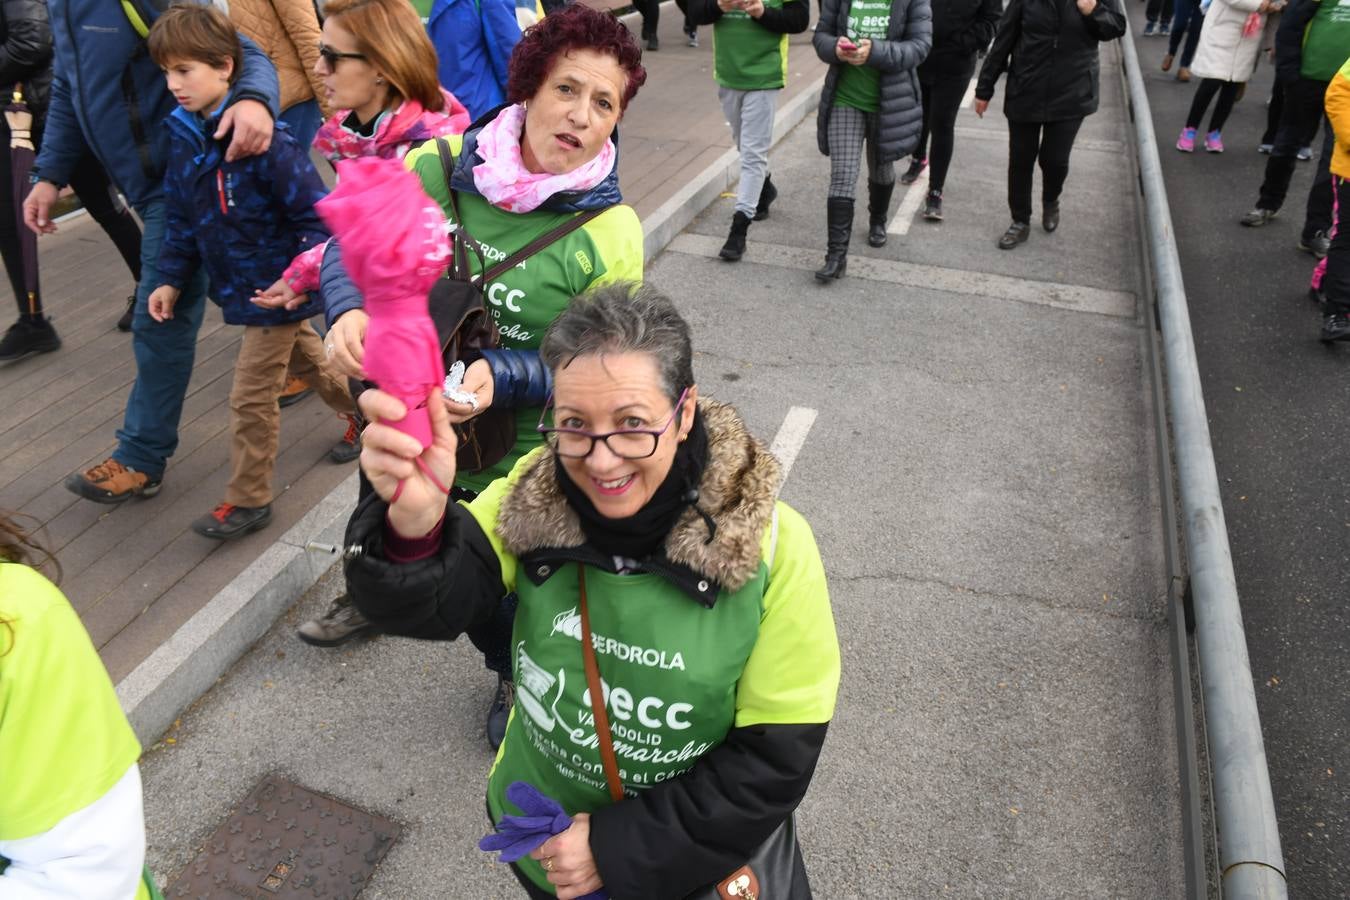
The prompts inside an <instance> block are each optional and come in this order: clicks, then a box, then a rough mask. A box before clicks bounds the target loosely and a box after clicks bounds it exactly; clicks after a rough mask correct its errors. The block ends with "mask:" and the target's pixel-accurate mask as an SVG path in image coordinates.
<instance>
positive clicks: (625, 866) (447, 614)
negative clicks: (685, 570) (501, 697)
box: [346, 403, 828, 900]
mask: <svg viewBox="0 0 1350 900" xmlns="http://www.w3.org/2000/svg"><path fill="white" fill-rule="evenodd" d="M700 412H701V415H703V416H705V417H708V419H709V422H710V423H711V424H709V425H708V427H709V429H710V431H712V432H713V433H714V434H715V435H717V434H724V433H725V432H721V431H719V426H718V425H717V424H716V423H715V421H714V419H713V417H714V416H715V415H716V411H715V410H710V409H709V408H708V406H707V404H706V403H705V405H704V406H701V407H700ZM738 421H739V420H738ZM738 427H739V428H742V429H743V426H740V425H738ZM747 439H748V435H747ZM712 444H713V447H714V449H713V450H712V451H711V457H710V462H709V468H708V469H707V470H705V473H704V482H703V485H702V487H703V488H704V490H703V491H702V497H703V498H704V501H703V502H705V503H706V504H707V505H708V506H709V509H712V510H716V511H718V512H716V513H715V514H714V519H715V520H717V521H718V522H719V526H720V527H719V528H718V529H717V532H716V533H717V534H718V535H719V536H725V535H727V534H730V533H732V532H733V531H734V530H735V529H736V528H737V527H738V525H737V523H736V522H732V521H730V520H729V519H726V518H722V516H723V515H724V514H725V513H726V510H725V509H724V507H722V506H720V505H719V497H720V495H719V494H718V493H717V491H716V489H715V488H713V487H712V486H711V482H716V483H717V484H722V483H723V481H722V480H721V479H722V477H723V476H725V475H727V473H728V472H732V471H735V472H737V473H738V475H739V476H740V477H742V478H744V479H745V480H746V481H747V482H748V483H750V484H751V485H752V487H751V488H747V490H751V489H755V490H759V489H762V487H761V486H760V482H763V483H764V485H767V486H769V487H772V486H773V485H776V484H777V476H773V477H772V478H770V477H769V476H767V475H764V476H763V477H761V478H749V477H748V475H749V473H759V474H761V475H763V471H764V470H763V469H762V468H760V467H758V466H750V465H748V464H747V465H745V466H744V467H740V468H738V467H737V466H735V465H732V464H730V463H728V464H724V465H721V466H720V467H719V463H718V462H717V460H718V459H719V458H721V457H719V454H720V453H722V452H727V453H728V454H729V455H728V456H727V457H726V459H738V458H739V457H736V456H735V454H734V453H731V451H730V450H726V451H722V450H718V449H717V448H718V447H724V448H725V447H731V448H732V449H734V448H735V447H736V446H737V444H736V443H735V442H734V441H722V442H719V441H718V440H716V439H714V440H713V441H712ZM774 466H775V467H776V463H774ZM775 470H776V469H775ZM524 480H525V479H524V478H522V483H523V482H524ZM737 480H738V479H737V477H731V476H728V477H726V478H725V482H726V483H735V482H736V481H737ZM530 508H531V509H532V510H534V511H535V513H536V515H537V516H538V517H539V518H541V519H548V514H547V513H546V512H545V513H540V512H539V509H541V507H535V506H531V507H530ZM737 508H738V509H739V508H740V507H737ZM387 512H388V505H387V504H386V503H384V501H382V500H381V499H380V498H379V496H378V495H377V494H375V493H373V492H371V493H369V494H367V495H366V496H364V497H363V498H362V499H361V500H359V501H358V503H357V507H356V511H355V512H354V513H353V514H352V518H351V520H350V521H349V523H348V525H347V534H346V544H347V546H348V548H349V554H348V556H349V559H348V561H347V563H346V576H347V589H348V591H349V593H350V595H351V598H352V600H353V601H354V602H355V604H356V606H357V608H358V609H360V610H361V611H362V613H363V614H365V615H366V616H367V617H368V618H369V620H370V621H371V622H372V623H373V624H374V625H375V626H376V627H377V628H378V629H380V630H381V631H385V632H389V633H392V634H401V635H406V636H409V637H417V638H427V639H433V640H450V639H453V638H455V637H457V636H458V635H460V634H462V633H463V632H464V631H465V630H466V629H468V628H470V627H472V626H474V625H478V624H482V623H484V622H486V621H487V620H488V619H489V618H490V617H491V616H492V615H493V613H494V612H495V611H496V609H497V607H498V604H499V601H500V598H501V596H502V594H503V592H504V591H505V587H504V585H503V581H502V570H501V563H500V561H499V557H498V556H497V552H496V550H495V549H494V547H493V545H492V543H491V542H490V541H489V539H488V536H487V535H486V534H485V533H484V531H483V529H482V528H481V527H480V526H479V524H478V520H477V519H475V518H474V516H473V514H471V513H470V512H469V510H468V509H466V508H465V507H463V506H461V505H459V504H456V503H451V504H450V505H449V506H448V508H447V510H446V515H445V519H444V521H443V524H442V528H441V539H440V540H441V543H440V548H439V549H438V550H437V551H436V552H435V553H434V554H433V555H432V556H430V557H428V558H426V559H422V560H419V561H417V562H410V563H404V564H394V563H391V562H389V561H388V560H387V557H386V554H385V544H384V536H385V517H386V515H387ZM503 518H505V517H503ZM742 518H745V519H747V520H748V519H749V518H750V517H749V516H748V515H743V516H742ZM692 521H693V522H696V523H698V524H696V525H693V526H690V527H691V528H694V529H695V530H697V531H698V533H699V534H702V533H703V530H702V529H703V526H702V524H701V520H698V519H692ZM541 527H543V526H541ZM751 531H753V532H754V533H755V534H758V533H759V532H758V531H756V530H754V529H751ZM498 538H499V539H501V540H503V541H504V542H505V543H506V544H508V545H509V544H510V543H511V540H512V539H511V538H510V536H509V535H508V536H505V537H503V535H502V534H501V533H500V532H499V534H498ZM562 543H564V544H565V543H566V541H563V542H562ZM697 543H699V544H702V543H703V542H702V541H698V542H697ZM754 546H755V547H756V548H757V547H758V542H757V541H756V542H755V543H754ZM351 548H360V552H356V551H355V550H353V549H351ZM666 552H667V553H668V551H666ZM520 559H521V567H520V568H521V571H522V572H524V573H526V574H524V575H522V576H520V577H533V576H531V575H529V574H528V573H529V572H531V571H534V568H535V566H536V564H539V563H540V562H541V561H546V562H548V563H549V567H550V568H552V570H553V571H555V572H556V571H557V570H558V569H559V568H561V566H562V565H563V564H565V563H566V562H569V561H570V562H581V563H582V564H584V565H586V566H588V567H592V568H595V569H599V570H606V571H614V566H615V562H614V558H613V557H612V556H608V555H605V554H602V553H601V552H600V551H598V550H596V549H594V548H592V547H590V545H589V544H582V545H580V546H578V547H570V548H568V549H560V548H544V549H540V550H537V551H534V552H533V553H532V554H530V555H528V556H525V557H521V558H520ZM755 561H756V562H758V557H757V556H756V559H755ZM640 565H641V567H642V568H643V569H645V571H647V572H648V573H651V574H657V575H660V576H662V577H664V578H666V579H667V580H669V581H672V583H677V586H678V584H679V583H680V574H679V572H680V571H681V570H682V567H680V566H678V565H674V564H672V563H671V557H669V556H667V555H664V554H657V555H654V556H652V557H649V558H648V559H646V560H644V561H643V562H642V563H641V564H640ZM548 571H549V568H544V569H542V570H541V572H540V574H541V576H542V575H543V573H546V572H548ZM700 577H701V578H704V579H707V578H708V575H706V574H704V575H701V576H699V575H695V576H694V578H696V579H697V578H700ZM692 584H693V582H692V581H691V582H690V584H689V585H685V586H683V587H682V588H681V589H682V590H688V591H691V592H700V591H705V590H707V589H708V588H709V585H708V581H707V580H703V581H702V582H701V583H699V584H698V586H697V587H694V586H692ZM712 590H713V592H714V593H716V591H717V586H716V585H713V587H712ZM827 729H828V723H818V724H756V725H747V726H743V727H734V728H732V729H730V731H728V732H727V735H726V737H725V739H724V740H723V742H722V743H721V744H719V745H718V746H716V747H714V748H713V749H711V750H709V751H708V752H706V753H705V754H703V755H702V756H701V757H699V759H698V762H697V764H696V765H694V767H693V768H692V769H690V770H689V771H687V772H685V773H683V774H681V775H680V776H679V777H678V778H672V779H670V780H668V781H665V782H662V783H660V784H657V785H654V786H653V787H651V788H648V789H645V790H642V791H640V792H638V793H637V794H636V795H635V796H629V797H628V799H626V800H624V801H623V802H622V803H616V804H614V805H612V806H605V807H603V808H599V809H596V810H595V811H594V812H593V813H592V815H591V824H590V829H591V831H590V845H591V851H592V853H593V854H594V856H595V861H596V867H597V868H598V869H599V872H600V875H601V878H602V879H603V880H604V884H605V888H606V890H607V891H609V894H610V896H611V897H613V898H615V900H663V898H670V900H677V898H681V897H684V896H686V895H687V894H688V893H689V892H690V891H691V890H695V889H696V888H698V887H699V885H701V884H706V883H709V882H710V881H712V880H713V879H714V878H716V877H720V876H721V875H722V874H726V873H730V872H732V871H734V870H735V869H737V868H738V867H739V866H741V865H743V864H744V863H745V861H746V859H748V858H749V857H750V855H751V854H752V853H753V852H754V851H755V849H756V848H757V847H759V846H760V845H761V844H762V843H763V842H764V841H765V839H767V838H768V837H769V835H770V834H771V833H772V832H773V831H774V829H776V828H777V827H778V825H779V824H780V823H782V822H783V821H784V820H785V819H787V817H788V816H789V815H791V814H792V812H793V810H795V809H796V807H797V804H798V803H800V802H801V799H802V797H803V795H804V794H805V793H806V789H807V785H808V784H809V783H810V781H811V776H812V774H813V773H814V771H815V766H816V761H817V759H818V758H819V756H820V752H821V749H822V747H823V746H824V742H825V734H826V731H827ZM709 873H711V875H709ZM783 900H801V897H800V896H796V895H794V896H793V897H787V898H783Z"/></svg>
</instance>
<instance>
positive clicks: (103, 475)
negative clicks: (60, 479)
mask: <svg viewBox="0 0 1350 900" xmlns="http://www.w3.org/2000/svg"><path fill="white" fill-rule="evenodd" d="M161 481H162V479H160V478H151V477H150V476H149V475H147V474H145V473H144V472H137V471H136V470H135V469H132V468H128V467H127V466H124V465H122V464H121V463H120V462H118V461H117V460H115V459H113V458H112V457H109V458H108V459H105V460H104V461H103V462H101V463H99V464H98V465H96V466H94V467H93V468H90V469H85V470H84V471H83V472H75V473H73V474H71V475H68V476H66V481H65V485H66V490H68V491H71V492H72V493H76V494H79V495H80V496H81V497H83V498H84V499H86V500H93V501H94V502H95V503H121V502H122V501H123V500H126V499H127V498H128V497H153V496H155V494H158V493H159V488H160V484H161Z"/></svg>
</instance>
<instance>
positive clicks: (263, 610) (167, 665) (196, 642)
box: [117, 472, 357, 746]
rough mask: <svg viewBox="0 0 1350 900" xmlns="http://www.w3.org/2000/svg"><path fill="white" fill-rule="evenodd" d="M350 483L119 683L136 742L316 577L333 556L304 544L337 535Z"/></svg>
mask: <svg viewBox="0 0 1350 900" xmlns="http://www.w3.org/2000/svg"><path fill="white" fill-rule="evenodd" d="M356 484H357V475H356V473H355V472H353V473H352V474H351V476H350V477H348V478H346V479H345V480H344V481H343V482H342V484H340V485H338V486H337V487H336V488H334V489H333V490H332V491H331V492H329V494H328V496H327V497H324V498H323V500H321V501H319V503H318V505H316V506H315V507H314V508H313V509H311V510H310V511H309V512H307V513H305V515H304V516H303V517H302V518H301V519H300V521H298V522H296V523H295V525H293V526H292V527H291V528H290V530H289V531H287V532H286V533H285V534H283V535H282V536H281V537H280V538H279V539H278V540H277V541H276V542H275V543H273V544H272V545H271V546H270V547H268V548H267V549H266V550H264V551H263V552H262V553H261V554H260V555H259V556H258V558H257V559H256V560H254V561H253V564H252V565H250V566H249V567H248V568H247V569H245V570H244V571H243V572H241V573H240V574H239V575H238V577H236V578H235V579H234V580H233V581H231V582H230V583H229V584H228V585H226V586H225V587H224V589H222V590H221V591H220V593H218V594H216V595H215V596H214V597H212V598H211V600H210V601H209V602H208V603H207V604H206V605H205V606H203V607H202V608H201V609H200V610H198V612H197V614H196V615H194V616H193V617H192V618H190V619H188V620H187V622H185V623H183V625H182V627H180V628H179V629H178V630H177V631H176V632H174V634H173V637H171V638H169V639H168V640H167V641H165V642H164V643H163V644H161V645H160V646H159V647H158V648H157V649H156V650H155V652H154V653H152V654H150V656H149V657H147V658H146V659H145V661H144V662H142V663H141V664H140V665H139V666H137V667H136V668H135V669H134V670H132V672H131V674H129V675H127V676H126V677H125V678H123V679H122V680H121V682H119V683H118V685H117V699H118V700H119V701H120V702H121V704H122V709H123V710H125V711H126V714H127V718H128V719H130V720H131V727H132V728H133V729H134V730H135V732H136V736H137V737H138V738H139V739H140V741H141V744H142V745H143V746H149V745H150V744H152V743H154V742H155V741H156V740H158V739H159V736H160V735H161V734H163V733H164V732H165V731H167V730H168V729H169V727H170V726H171V725H172V724H173V722H174V720H175V719H176V718H178V715H179V714H180V713H181V712H182V711H183V710H184V709H185V708H186V707H187V706H188V705H190V704H191V703H192V702H193V701H195V700H196V699H197V698H198V697H200V696H201V695H202V694H204V693H206V692H207V691H208V690H210V688H211V685H213V684H215V682H216V679H218V678H219V677H220V676H222V675H224V674H225V673H226V672H227V671H228V670H229V668H230V666H232V665H234V663H235V661H236V660H237V659H239V657H241V656H243V654H244V653H245V651H247V650H248V648H249V647H251V646H253V644H254V643H255V642H257V640H258V639H259V638H261V637H262V636H263V635H264V634H266V633H267V630H268V629H269V628H271V627H272V625H273V624H274V623H275V622H276V620H277V617H278V616H280V615H281V614H282V613H283V612H284V611H285V610H286V609H288V608H289V607H290V606H291V604H293V603H295V601H296V600H297V599H299V598H300V596H301V595H303V594H304V593H305V591H307V590H309V588H310V587H312V586H313V584H314V583H315V582H316V581H318V580H319V577H320V576H321V575H323V573H324V572H325V571H326V570H327V568H328V566H329V565H330V564H331V562H332V558H331V557H329V556H328V555H327V554H323V555H321V556H320V555H319V554H315V553H313V552H311V551H307V550H306V549H305V544H306V543H307V542H309V541H322V542H324V543H329V544H338V545H340V544H341V543H342V536H343V531H344V529H345V528H346V524H347V516H348V515H349V514H350V512H351V509H352V507H353V506H355V505H356Z"/></svg>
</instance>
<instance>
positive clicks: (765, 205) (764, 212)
mask: <svg viewBox="0 0 1350 900" xmlns="http://www.w3.org/2000/svg"><path fill="white" fill-rule="evenodd" d="M777 199H778V188H776V187H774V186H773V176H771V175H765V176H764V187H762V188H760V189H759V205H757V206H756V207H755V216H754V220H755V221H756V222H763V221H764V220H765V219H767V218H768V217H769V204H770V203H772V202H773V201H775V200H777Z"/></svg>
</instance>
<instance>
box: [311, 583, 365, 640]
mask: <svg viewBox="0 0 1350 900" xmlns="http://www.w3.org/2000/svg"><path fill="white" fill-rule="evenodd" d="M371 627H372V626H371V624H370V622H368V621H366V617H365V616H363V615H361V611H360V610H359V609H357V608H356V606H355V604H353V603H352V598H351V597H348V596H347V595H346V594H340V595H338V598H337V599H336V600H334V601H333V605H332V606H330V607H328V611H327V612H326V613H324V614H323V615H322V616H319V618H317V619H310V620H309V621H308V622H306V623H304V624H303V625H301V626H300V627H299V628H297V629H295V634H296V637H298V638H300V640H302V641H304V642H305V643H306V644H310V645H312V646H315V647H336V646H338V645H339V644H345V643H346V642H347V641H350V640H351V639H352V638H354V637H359V636H360V635H362V634H364V633H366V632H367V631H370V630H371Z"/></svg>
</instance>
